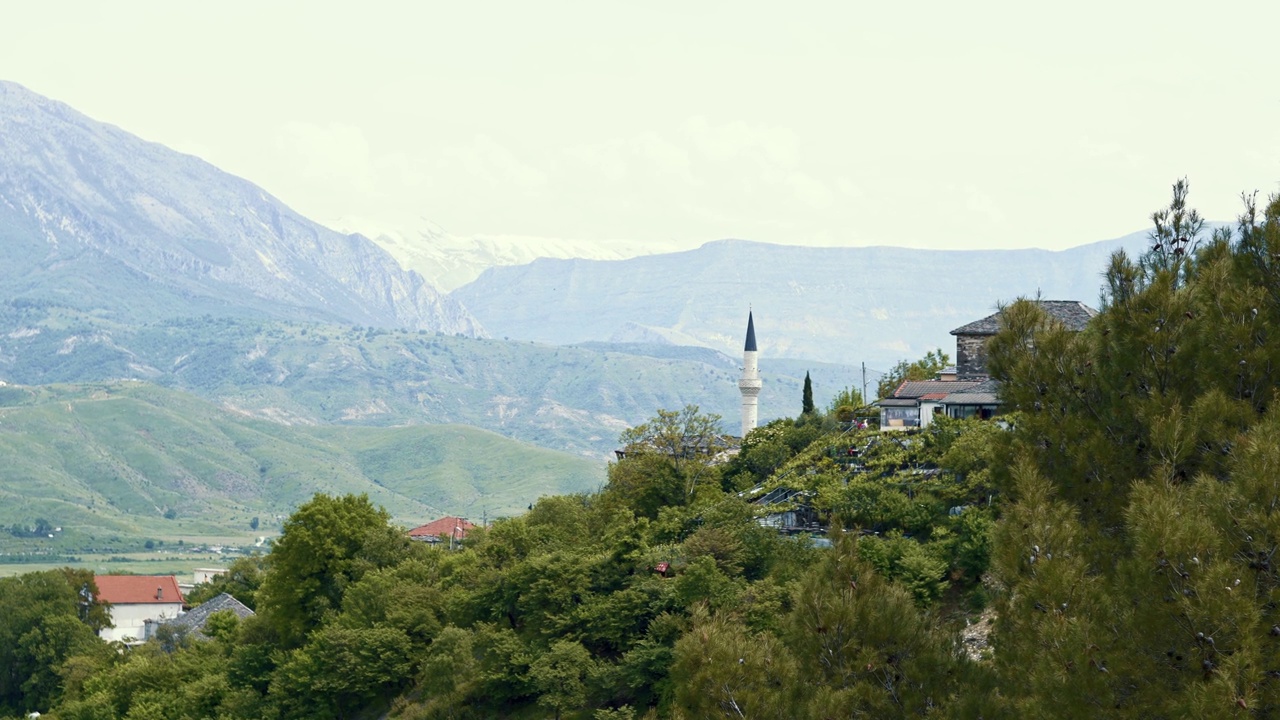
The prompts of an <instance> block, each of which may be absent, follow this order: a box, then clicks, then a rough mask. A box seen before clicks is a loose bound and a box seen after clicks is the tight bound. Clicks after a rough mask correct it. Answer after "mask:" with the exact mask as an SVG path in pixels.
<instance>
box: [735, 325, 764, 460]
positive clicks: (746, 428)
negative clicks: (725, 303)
mask: <svg viewBox="0 0 1280 720" xmlns="http://www.w3.org/2000/svg"><path fill="white" fill-rule="evenodd" d="M758 356H759V353H758V352H756V326H755V321H754V319H753V318H752V316H751V312H750V311H748V312H747V344H746V345H745V346H743V348H742V377H741V378H739V379H738V392H740V393H742V436H743V437H746V436H747V433H749V432H751V431H752V430H755V429H756V413H757V410H758V409H759V408H758V405H757V403H758V401H759V396H760V365H759V361H758Z"/></svg>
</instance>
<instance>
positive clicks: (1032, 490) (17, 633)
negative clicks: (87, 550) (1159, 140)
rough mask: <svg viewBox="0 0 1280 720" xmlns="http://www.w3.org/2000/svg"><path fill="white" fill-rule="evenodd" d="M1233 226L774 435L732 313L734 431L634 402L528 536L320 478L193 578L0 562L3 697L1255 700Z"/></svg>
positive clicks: (898, 702) (1256, 508)
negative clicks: (307, 494) (613, 438)
mask: <svg viewBox="0 0 1280 720" xmlns="http://www.w3.org/2000/svg"><path fill="white" fill-rule="evenodd" d="M1235 232H1236V234H1235V235H1229V234H1225V233H1220V234H1219V235H1217V236H1215V237H1214V238H1213V239H1211V240H1205V241H1204V242H1202V243H1201V244H1200V245H1199V246H1198V247H1196V248H1195V249H1194V252H1191V251H1189V250H1188V242H1187V241H1185V239H1184V238H1183V237H1182V236H1180V235H1178V234H1176V233H1175V234H1170V235H1168V236H1167V237H1165V236H1159V235H1157V236H1155V237H1154V238H1153V246H1154V247H1153V249H1152V250H1150V251H1149V252H1147V253H1145V254H1144V255H1143V256H1142V257H1140V258H1138V259H1137V260H1132V259H1129V258H1128V257H1127V256H1125V255H1123V254H1122V253H1117V255H1116V256H1114V257H1113V260H1112V263H1111V265H1110V266H1109V267H1108V268H1107V271H1106V275H1105V276H1104V282H1105V285H1104V302H1103V303H1101V307H1100V308H1099V309H1098V310H1094V309H1092V308H1090V307H1088V306H1085V305H1083V304H1081V303H1078V302H1074V301H1029V300H1020V301H1016V302H1013V303H1011V304H1009V305H1007V306H1005V307H1003V308H1002V310H1001V311H1000V312H999V313H996V314H994V315H991V316H990V317H984V318H981V319H978V320H976V321H974V322H971V323H968V324H965V325H962V326H961V327H958V328H956V329H955V330H954V331H953V333H952V334H953V336H954V337H955V338H956V355H955V358H956V361H955V363H954V364H953V363H951V362H950V361H949V360H950V358H949V357H948V355H947V354H945V353H941V352H940V351H939V352H932V353H929V354H927V355H926V357H925V358H922V359H921V360H920V361H917V362H915V363H904V364H903V365H902V366H901V367H900V368H897V369H895V373H894V374H893V375H892V377H891V378H890V382H886V383H883V384H882V391H881V392H878V393H877V394H878V395H880V396H881V397H880V398H879V399H878V400H877V401H876V402H874V403H872V402H867V401H866V400H865V399H864V398H863V397H861V393H859V392H857V390H856V389H855V388H849V389H848V390H847V391H846V392H844V393H842V394H841V395H840V396H838V397H837V398H835V399H834V400H833V401H832V402H831V403H830V404H829V405H828V406H827V407H817V406H816V405H815V404H814V403H813V401H812V397H811V394H810V393H809V392H802V393H801V394H800V397H798V398H797V401H798V402H797V409H798V410H799V412H798V413H797V414H796V415H794V416H793V417H788V418H779V419H775V420H771V421H769V422H767V423H764V424H758V423H757V419H758V417H759V413H760V410H761V408H760V406H759V394H758V391H759V389H760V388H762V387H767V383H768V382H769V378H768V377H762V374H761V373H760V372H759V352H760V351H759V347H760V345H759V344H758V343H757V340H758V338H757V334H756V326H755V323H754V316H753V315H752V314H749V315H748V324H747V338H746V342H745V343H744V351H743V352H744V362H743V368H742V371H741V376H740V377H739V379H738V386H739V391H740V393H741V396H742V418H741V419H742V423H743V430H744V432H743V434H742V436H741V437H740V438H728V437H727V436H726V434H725V432H724V428H723V427H722V424H721V420H720V418H717V417H715V416H713V415H709V414H706V413H703V412H701V411H700V410H699V409H698V408H697V407H695V406H687V407H684V408H681V409H675V410H665V409H664V410H659V411H657V413H656V415H655V416H654V417H652V418H651V419H650V420H648V421H647V422H644V423H640V424H638V425H636V426H634V427H631V428H629V429H627V430H625V431H624V432H623V433H622V434H621V437H620V439H619V440H620V446H621V447H620V448H619V453H618V454H617V455H616V457H615V461H614V462H612V463H611V464H610V465H609V468H608V479H607V482H606V483H605V484H604V485H603V486H602V487H601V488H600V489H599V490H597V491H595V492H587V493H578V494H568V495H552V496H545V497H542V498H540V499H539V500H538V501H537V502H534V503H532V504H531V506H530V507H529V508H528V509H527V511H526V512H524V513H523V514H521V515H519V516H517V517H511V518H507V519H502V520H499V521H496V522H492V523H488V524H485V523H479V524H477V525H473V524H471V522H468V521H467V519H464V518H459V517H445V518H437V519H434V520H433V521H432V522H429V523H427V524H426V525H424V526H422V527H420V528H417V529H415V530H413V531H407V530H406V529H405V528H404V527H402V526H399V525H397V524H395V523H393V522H392V521H391V516H390V514H389V513H388V512H387V511H386V510H385V509H383V508H379V507H378V506H377V505H376V504H375V503H373V502H371V501H370V500H369V498H368V497H365V496H360V495H352V494H326V493H320V494H316V495H314V496H313V497H312V498H311V499H310V500H308V501H306V502H303V503H302V504H300V505H299V506H298V508H297V509H296V510H295V511H294V512H293V513H292V514H291V515H289V516H288V517H287V518H286V519H285V520H284V521H283V525H282V528H281V534H280V536H279V539H278V540H277V541H276V542H275V543H274V545H272V546H271V547H270V548H269V552H266V553H265V554H262V555H257V556H252V557H246V558H241V559H238V560H236V561H234V562H232V563H229V564H228V565H227V566H225V567H223V568H210V569H209V570H210V572H209V574H208V576H207V577H205V578H202V579H203V580H204V582H201V583H199V584H192V586H191V587H189V588H183V587H181V586H179V585H177V584H176V583H174V582H173V578H171V577H164V576H161V577H149V576H134V577H131V578H128V579H121V576H109V575H95V574H94V573H93V572H91V571H87V570H75V569H69V568H68V569H62V570H57V569H53V570H44V571H39V572H34V573H28V574H26V575H22V576H18V577H14V578H0V653H3V656H0V667H7V668H11V669H12V670H11V671H10V672H8V673H7V674H0V711H2V712H4V713H8V714H11V715H13V714H18V713H27V712H32V711H37V712H46V711H47V712H50V713H52V714H54V715H56V716H57V717H60V718H86V719H87V718H136V717H224V718H264V717H266V718H301V717H308V718H310V717H322V718H324V717H332V718H339V717H346V718H350V717H361V718H364V717H367V718H374V717H387V718H456V717H512V718H524V717H561V718H592V719H595V718H636V717H647V718H667V717H671V718H706V717H765V718H792V717H802V718H823V717H858V716H865V717H884V718H907V717H920V716H926V715H927V716H932V717H950V718H970V717H992V718H1021V717H1098V716H1105V717H1117V718H1129V717H1133V718H1139V717H1142V718H1145V717H1193V716H1194V717H1236V716H1241V717H1243V716H1250V715H1256V716H1258V717H1269V716H1271V715H1274V714H1275V713H1276V712H1277V711H1278V710H1280V684H1277V683H1276V682H1275V680H1274V677H1273V676H1274V674H1275V672H1276V667H1277V663H1276V658H1280V645H1277V644H1276V642H1277V641H1276V638H1277V637H1280V630H1277V628H1278V627H1280V609H1277V607H1276V604H1275V603H1274V602H1273V599H1274V596H1275V593H1276V592H1277V590H1278V589H1280V569H1277V566H1276V564H1275V561H1274V554H1275V550H1276V547H1277V542H1278V541H1277V538H1280V509H1278V508H1280V503H1278V502H1277V490H1276V484H1275V482H1274V472H1272V469H1273V468H1274V467H1275V463H1276V462H1277V458H1280V427H1277V423H1280V416H1277V415H1276V413H1275V410H1274V399H1275V394H1274V388H1276V387H1278V386H1280V343H1277V342H1276V341H1275V340H1274V338H1275V337H1277V335H1276V332H1275V331H1276V329H1277V328H1280V299H1277V293H1278V292H1280V282H1275V280H1276V277H1275V273H1274V270H1275V268H1274V267H1273V264H1272V258H1273V256H1274V255H1275V253H1276V252H1280V199H1277V200H1274V201H1273V202H1272V203H1271V205H1270V206H1269V207H1268V211H1267V214H1266V216H1265V218H1264V219H1259V220H1256V221H1254V222H1251V223H1242V225H1241V227H1240V228H1239V229H1238V230H1237V231H1235ZM752 425H758V426H756V427H751V426H752ZM735 448H736V452H731V450H732V449H735ZM424 519H426V518H424ZM471 520H472V521H473V520H474V519H471ZM104 601H108V602H104ZM148 613H155V614H156V615H153V616H152V617H144V615H146V614H148ZM99 633H101V636H100V635H99ZM138 633H140V634H138ZM148 638H150V639H148Z"/></svg>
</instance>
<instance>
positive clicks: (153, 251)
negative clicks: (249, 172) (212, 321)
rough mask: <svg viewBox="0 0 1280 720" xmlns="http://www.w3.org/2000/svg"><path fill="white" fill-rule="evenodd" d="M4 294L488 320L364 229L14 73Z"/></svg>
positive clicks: (241, 312)
mask: <svg viewBox="0 0 1280 720" xmlns="http://www.w3.org/2000/svg"><path fill="white" fill-rule="evenodd" d="M0 264H2V265H3V270H2V271H0V296H3V297H4V298H6V299H8V300H10V301H14V300H18V301H24V302H35V303H49V304H54V305H62V306H68V307H73V308H76V309H80V310H92V311H95V312H98V313H102V314H105V315H106V316H109V317H111V318H112V319H114V320H116V321H117V322H150V321H154V320H159V319H164V318H172V317H183V316H190V315H200V314H206V313H208V314H215V315H234V316H247V317H259V318H285V319H294V320H312V321H321V322H345V323H351V324H359V325H373V326H377V327H402V328H413V329H426V330H438V331H442V332H448V333H463V334H467V335H480V334H482V330H481V328H480V326H479V325H478V324H477V323H476V322H475V320H474V318H472V317H471V316H470V315H469V314H468V313H467V311H466V310H464V309H463V308H462V307H461V306H460V305H459V304H458V303H457V302H456V301H454V300H452V299H449V298H447V297H442V296H441V295H440V294H439V293H438V292H437V291H436V289H435V288H433V287H431V286H430V285H429V284H428V283H426V282H425V281H424V280H423V279H422V278H421V277H420V276H418V275H417V274H416V273H412V272H407V271H405V270H404V269H402V268H401V267H400V266H399V265H398V264H397V263H396V261H395V260H394V259H393V258H392V257H391V256H390V255H389V254H387V253H386V252H385V251H384V250H382V249H381V248H380V247H378V246H377V245H376V244H374V243H373V242H371V241H369V240H368V239H366V238H364V237H361V236H358V235H343V234H341V233H338V232H335V231H333V230H330V229H328V228H325V227H323V226H321V225H318V224H316V223H314V222H312V221H310V220H308V219H307V218H304V217H302V216H301V215H299V214H297V213H295V212H293V211H292V210H290V209H289V208H288V207H286V206H285V205H284V204H283V203H281V202H280V201H279V200H277V199H275V198H273V197H272V196H270V195H269V194H267V193H266V192H265V191H264V190H262V189H261V188H259V187H257V186H255V185H253V184H252V183H249V182H247V181H245V180H241V179H239V178H236V177H233V176H231V175H228V174H227V173H224V172H222V171H220V170H218V169H217V168H215V167H213V166H212V165H209V164H208V163H206V162H204V161H202V160H199V159H198V158H194V157H191V156H189V155H183V154H181V153H177V152H174V151H172V150H169V149H168V148H165V147H163V146H161V145H157V144H155V143H149V142H145V141H143V140H141V139H139V138H137V137H135V136H133V135H130V134H129V133H127V132H124V131H123V130H120V129H119V128H116V127H113V126H111V125H106V124H104V123H100V122H96V121H94V120H91V119H89V118H87V117H85V116H84V115H81V114H80V113H78V112H76V111H75V110H72V109H71V108H69V107H67V106H66V105H63V104H61V103H58V102H54V101H52V100H49V99H47V98H44V97H42V96H40V95H37V94H35V93H33V92H30V91H28V90H27V89H25V88H23V87H22V86H20V85H16V84H14V83H9V82H0Z"/></svg>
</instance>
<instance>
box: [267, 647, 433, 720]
mask: <svg viewBox="0 0 1280 720" xmlns="http://www.w3.org/2000/svg"><path fill="white" fill-rule="evenodd" d="M412 648H413V646H412V643H411V642H410V640H409V638H408V636H407V635H405V634H404V633H403V632H402V631H400V630H396V629H394V628H387V627H376V626H375V627H360V628H345V627H339V626H336V625H334V626H329V627H325V628H323V629H321V630H319V631H318V632H316V633H315V635H314V636H313V637H311V638H309V639H308V642H307V644H306V646H305V647H301V648H298V649H297V650H294V651H293V652H292V653H290V655H289V657H288V659H287V660H286V661H285V662H284V663H283V664H282V665H281V666H280V669H279V670H278V671H277V672H276V673H275V675H274V677H273V679H272V683H271V694H272V695H273V696H274V697H276V698H278V699H279V700H278V702H279V703H280V707H281V708H282V710H283V711H284V714H285V715H286V716H287V717H310V718H342V717H348V716H349V715H350V714H351V713H353V712H355V711H358V710H361V709H363V708H366V707H368V706H369V705H370V704H371V703H373V702H375V701H376V700H378V699H379V698H384V697H385V698H387V699H389V698H390V696H391V695H393V694H394V692H395V691H396V690H397V689H398V688H400V687H401V686H403V685H404V684H405V683H407V682H408V680H409V678H411V677H412V676H413V674H414V670H415V666H416V663H415V662H414V658H413V649H412Z"/></svg>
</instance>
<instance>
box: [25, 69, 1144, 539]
mask: <svg viewBox="0 0 1280 720" xmlns="http://www.w3.org/2000/svg"><path fill="white" fill-rule="evenodd" d="M351 229H359V230H362V231H369V228H368V227H367V226H359V225H353V226H352V228H351ZM374 234H376V235H377V236H378V237H379V242H381V243H382V244H383V246H385V248H387V249H384V247H380V246H379V244H378V243H375V242H373V241H371V240H369V239H368V238H367V237H365V236H364V235H361V234H357V233H354V232H339V231H336V230H331V229H329V228H326V227H324V226H322V225H319V224H317V223H315V222H313V221H311V220H309V219H307V218H305V217H302V216H300V215H298V214H297V213H295V212H293V211H292V210H290V209H289V208H288V207H287V206H285V205H284V204H282V203H281V202H280V201H279V200H277V199H275V198H273V197H272V196H271V195H269V194H268V193H267V192H265V191H264V190H262V189H261V188H259V187H257V186H255V185H253V184H252V183H249V182H247V181H245V180H241V179H239V178H236V177H233V176H231V175H228V174H227V173H224V172H222V171H220V170H218V169H217V168H215V167H213V166H211V165H209V164H208V163H205V162H203V161H201V160H199V159H197V158H194V157H190V156H187V155H183V154H180V153H176V152H173V151H171V150H168V149H166V148H164V147H162V146H160V145H157V144H154V143H149V142H146V141H143V140H141V139H139V138H137V137H135V136H133V135H130V134H129V133H127V132H125V131H123V130H121V129H119V128H116V127H113V126H110V125H106V124H103V123H98V122H95V121H93V120H91V119H89V118H87V117H85V116H83V115H81V114H80V113H78V112H76V111H75V110H72V109H71V108H69V107H67V106H65V105H62V104H60V103H57V102H54V101H52V100H49V99H46V98H43V97H41V96H39V95H36V94H35V93H32V92H30V91H28V90H26V89H25V88H22V87H21V86H19V85H15V84H12V83H5V82H0V453H3V454H4V455H5V456H6V457H9V458H11V459H12V460H13V461H12V462H9V463H8V464H7V465H6V466H5V467H3V468H0V524H4V523H10V522H27V521H30V520H31V519H32V518H29V517H27V516H28V515H30V514H31V513H43V512H48V513H52V514H56V515H58V517H67V518H70V519H71V520H70V521H68V522H71V521H74V522H75V523H78V524H79V526H80V527H81V528H82V529H83V528H96V529H95V530H94V531H93V532H102V533H110V532H132V533H142V532H146V524H145V523H144V522H142V521H141V520H140V519H141V518H148V519H154V518H155V517H160V516H161V513H162V512H163V511H164V509H165V508H177V510H178V518H179V519H178V522H179V524H181V523H183V522H185V523H187V525H184V526H183V527H184V528H186V529H185V530H183V532H187V531H188V530H189V531H191V532H197V531H198V532H204V533H210V532H213V533H216V532H219V531H221V530H226V529H228V528H230V527H232V525H234V523H241V522H244V521H245V516H246V514H247V513H249V512H250V511H254V512H263V511H274V510H275V509H277V508H285V509H287V507H289V506H290V504H291V503H296V502H297V501H298V500H299V499H301V498H304V497H306V496H307V495H309V494H310V492H314V491H316V490H326V491H333V492H339V491H341V492H346V491H357V492H368V493H370V495H371V497H373V498H374V499H375V500H376V501H378V502H382V503H387V504H389V506H390V505H391V504H394V505H395V506H396V507H397V508H398V510H396V512H397V514H398V516H404V517H416V516H417V515H421V514H426V513H431V512H436V511H444V512H460V511H465V512H467V513H470V514H473V515H474V514H475V509H476V508H477V507H480V508H488V509H489V510H491V511H493V512H506V511H512V510H518V508H519V507H520V506H521V504H522V503H526V502H529V501H532V500H534V499H536V497H537V494H539V493H542V492H564V491H572V490H582V489H587V488H588V487H591V486H592V484H593V483H598V482H600V481H602V480H603V477H602V475H601V474H600V471H601V467H602V466H601V461H602V460H603V459H605V458H607V457H608V456H609V455H610V452H609V451H610V450H612V449H613V448H614V445H615V443H616V441H617V438H618V434H619V432H620V431H621V430H623V429H625V428H626V427H628V426H631V425H634V424H636V423H639V422H642V421H644V420H645V419H647V418H649V417H651V416H653V415H654V414H655V413H656V411H657V410H659V409H664V408H666V409H676V408H680V407H682V406H684V405H686V404H696V405H699V406H700V407H702V409H703V410H705V411H708V412H714V413H718V414H721V415H723V416H724V418H725V423H724V426H725V429H726V430H728V431H731V432H732V431H735V430H736V428H737V417H738V404H739V400H740V398H739V395H738V392H737V386H736V379H737V375H738V363H739V359H740V357H741V355H740V353H741V348H742V342H743V333H744V331H745V322H746V316H747V310H748V308H753V309H754V311H755V319H756V330H757V337H758V340H759V344H760V350H761V358H760V367H761V372H762V374H763V375H764V381H765V382H764V391H763V393H762V395H761V397H760V413H761V420H762V421H767V420H769V419H772V418H777V417H788V416H795V415H797V414H798V413H799V406H800V397H801V385H802V378H803V377H804V374H805V373H806V372H810V373H811V375H812V377H813V381H814V388H815V399H816V400H817V403H818V404H819V405H826V404H827V402H828V401H829V400H830V398H831V397H832V396H834V395H835V394H836V393H837V392H839V391H841V390H842V389H844V388H846V387H850V386H852V387H862V383H863V382H864V375H863V374H862V372H861V370H860V368H859V364H860V363H861V362H863V361H865V362H866V363H867V364H868V365H869V366H870V367H869V372H868V374H867V376H866V377H865V381H866V382H867V383H868V384H869V385H870V387H871V388H874V386H875V380H876V375H875V371H876V370H885V369H888V368H889V367H890V366H891V365H892V364H893V363H894V362H896V361H897V360H899V359H905V358H910V359H914V358H917V357H919V356H920V355H922V354H923V353H924V352H925V351H926V350H928V349H932V348H934V347H942V348H943V349H944V350H947V351H949V352H950V351H952V348H953V347H954V345H953V341H952V339H951V337H950V336H949V335H948V334H947V332H948V331H949V330H950V329H952V328H954V327H957V326H959V325H962V324H964V323H967V322H969V321H971V320H975V319H978V318H981V317H983V316H985V315H987V314H989V313H990V312H992V311H993V310H994V309H995V306H996V304H997V303H999V302H1003V301H1008V300H1012V299H1014V298H1015V297H1018V296H1020V295H1033V294H1035V293H1036V292H1037V291H1039V292H1040V293H1041V294H1042V295H1043V296H1044V297H1046V298H1054V299H1080V300H1084V301H1086V302H1093V301H1095V299H1096V298H1097V295H1098V286H1099V284H1100V276H1099V275H1100V273H1101V271H1102V269H1103V267H1104V266H1105V262H1106V258H1107V256H1108V255H1109V254H1110V253H1111V252H1112V251H1113V250H1114V249H1116V248H1121V247H1124V248H1129V249H1134V250H1136V249H1138V248H1139V247H1140V243H1141V242H1142V239H1141V236H1139V235H1134V236H1129V237H1126V238H1120V239H1118V240H1114V241H1108V242H1105V243H1096V244H1094V245H1087V246H1083V247H1080V248H1075V249H1073V250H1068V251H1064V252H1057V253H1055V252H1046V251H1039V250H1019V251H984V252H959V251H957V252H943V251H926V250H905V249H893V248H805V247H793V246H778V245H766V244H761V243H752V242H745V241H736V240H734V241H719V242H713V243H709V244H706V245H704V246H702V247H699V248H697V249H691V250H682V251H679V252H664V253H662V254H647V253H653V252H654V251H655V250H675V249H677V248H676V246H675V245H671V246H669V247H666V246H664V247H655V246H650V245H643V246H642V245H639V244H636V243H631V242H627V241H610V242H602V243H582V242H568V241H551V240H546V239H536V238H534V239H530V238H519V237H511V236H483V237H473V238H459V237H456V236H453V235H450V234H448V233H446V232H444V231H443V230H441V229H439V228H435V227H433V226H431V225H430V224H429V223H425V222H423V223H421V224H418V225H414V226H412V227H408V228H407V229H401V230H399V231H396V230H391V231H385V232H384V231H378V232H375V233H374ZM388 249H389V250H390V252H388ZM393 254H394V255H395V257H393ZM547 255H553V256H558V258H559V259H556V258H548V257H545V256H547ZM584 256H585V257H587V258H590V259H584ZM397 257H398V258H400V260H401V261H402V262H405V263H406V264H408V265H410V266H412V267H418V268H421V269H422V270H423V271H424V272H426V273H429V274H428V277H430V278H433V279H434V280H435V281H437V282H439V283H440V284H441V285H442V286H443V287H446V288H453V287H456V286H459V285H461V286H460V287H457V289H455V290H454V291H453V292H451V293H449V294H447V295H445V294H442V293H441V292H440V291H439V290H438V289H437V288H436V287H433V286H432V285H431V283H429V282H428V281H427V280H425V279H424V277H423V275H422V274H420V273H419V272H414V271H412V270H405V269H404V268H403V267H401V265H400V264H399V263H397V261H396V258H397ZM485 268H487V269H485ZM482 269H483V273H481V270H482ZM477 274H478V277H477ZM468 281H470V282H468ZM462 283H466V284H462ZM61 383H71V384H74V385H73V386H71V387H54V386H52V385H51V384H61ZM85 383H91V384H93V385H91V386H90V385H85ZM179 391H186V392H179ZM187 393H191V394H194V395H196V396H199V399H197V398H196V397H192V395H189V394H187ZM264 421H271V422H270V423H267V422H264ZM461 424H465V425H472V426H476V427H479V428H484V429H486V430H491V431H494V432H497V433H500V434H502V435H504V436H506V438H514V439H517V440H523V441H527V442H529V443H535V444H537V445H540V446H542V447H543V448H550V449H552V450H555V451H562V452H559V453H554V452H550V453H549V452H547V451H544V450H540V449H536V448H532V447H530V446H528V445H518V444H516V443H512V442H511V441H510V440H508V439H505V438H498V437H496V436H493V435H490V434H488V433H484V432H482V431H480V430H475V431H471V430H466V429H458V428H457V427H455V425H461ZM427 425H433V426H437V427H432V428H427V427H425V426H427ZM446 428H447V429H446ZM255 438H256V439H255ZM263 443H265V445H262V444H263ZM267 446H269V447H267ZM565 453H568V454H565ZM575 456H576V457H575ZM459 468H464V469H459ZM538 468H541V469H538ZM535 470H536V471H535ZM451 473H452V474H451ZM59 508H62V509H63V510H65V511H66V513H65V514H58V511H59ZM264 509H265V510H264ZM197 516H200V517H206V518H208V521H207V522H205V521H204V520H200V521H197V520H196V519H195V518H196V517H197ZM201 522H205V524H204V525H201V524H200V523H201ZM228 523H231V524H232V525H229V524H228ZM175 527H176V526H175Z"/></svg>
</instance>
